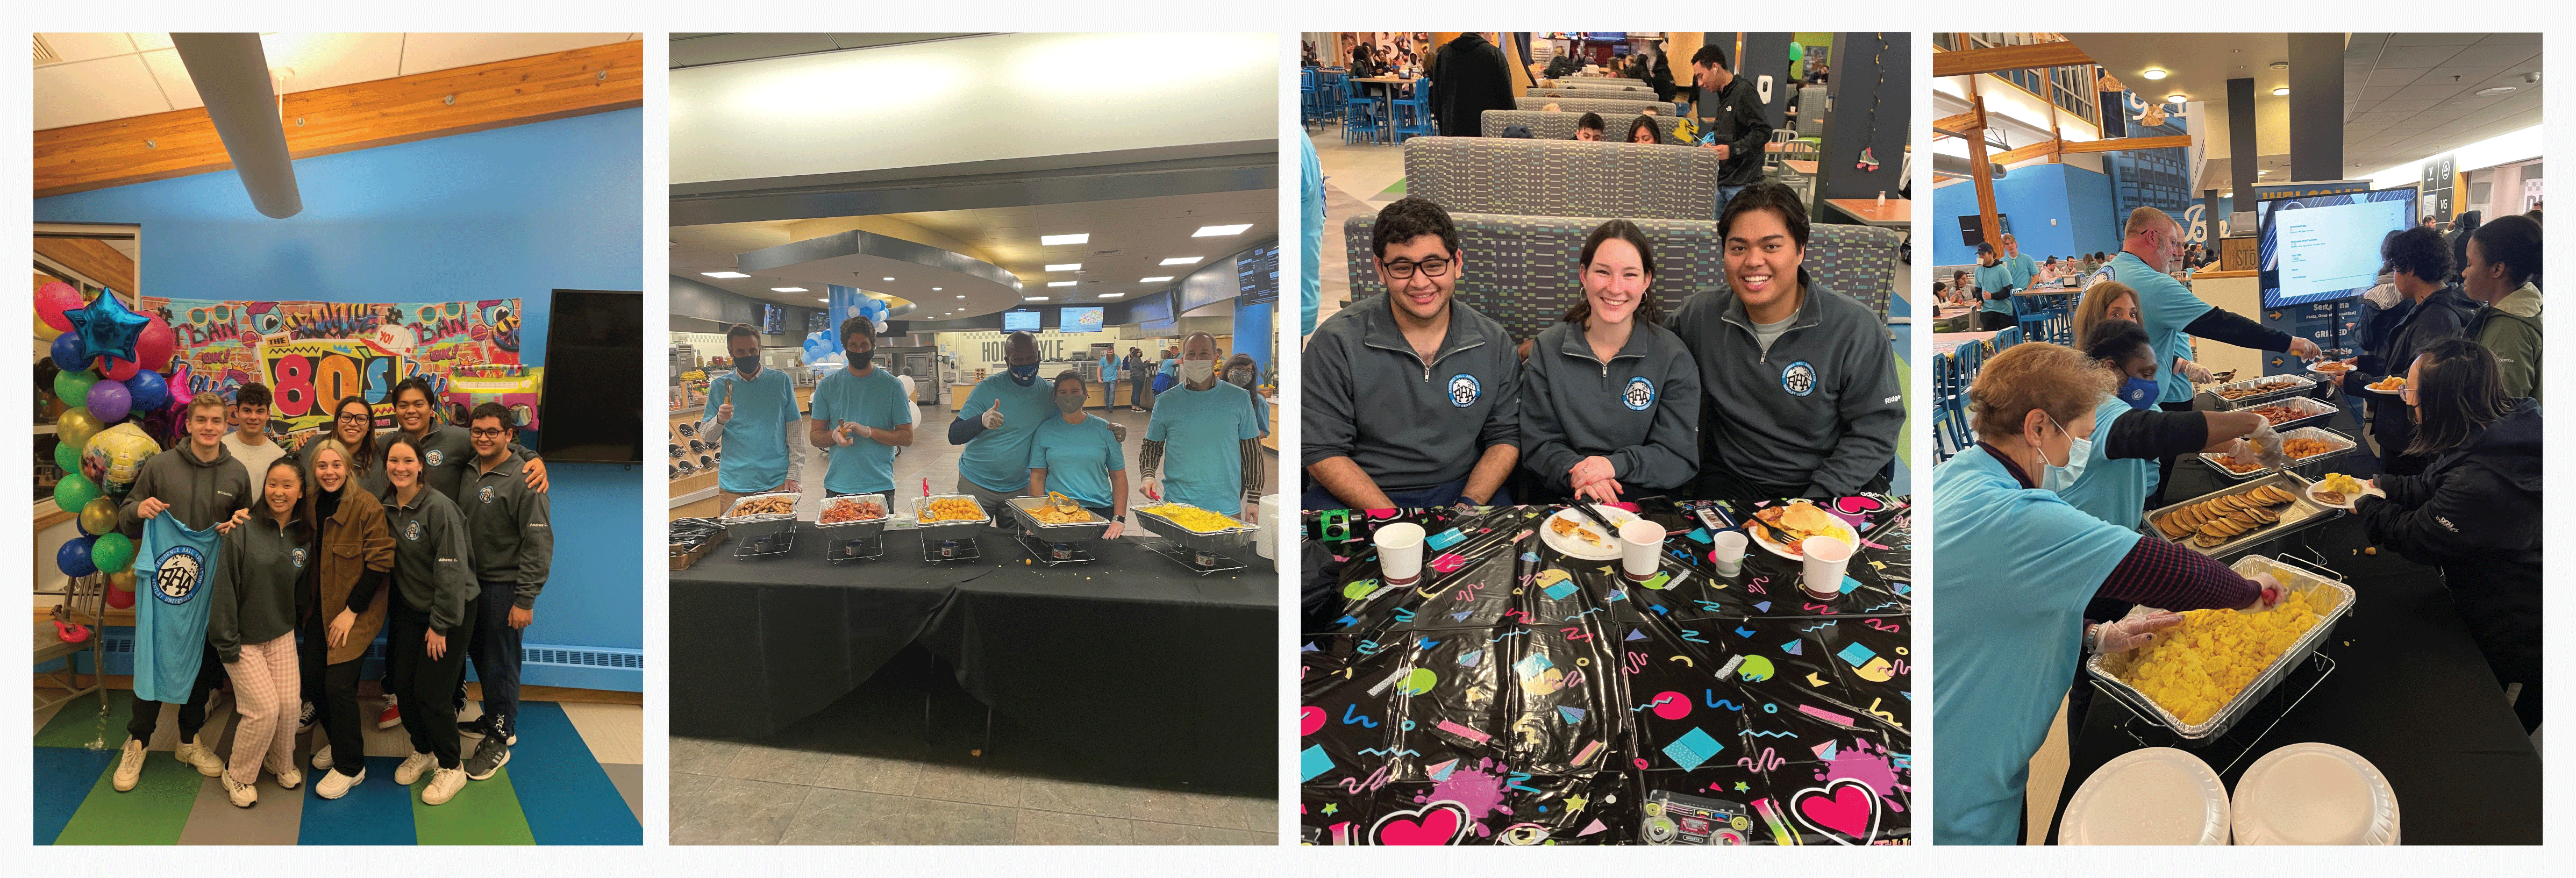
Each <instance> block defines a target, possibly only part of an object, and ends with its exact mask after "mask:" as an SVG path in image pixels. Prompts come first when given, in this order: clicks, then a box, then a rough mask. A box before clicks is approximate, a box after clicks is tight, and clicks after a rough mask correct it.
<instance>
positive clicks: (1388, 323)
mask: <svg viewBox="0 0 2576 878" xmlns="http://www.w3.org/2000/svg"><path fill="white" fill-rule="evenodd" d="M1391 307H1393V303H1392V302H1391V301H1389V300H1388V298H1387V297H1386V296H1384V295H1377V296H1370V297H1368V298H1365V299H1361V300H1359V301H1357V302H1353V303H1351V306H1350V307H1348V308H1344V309H1342V310H1340V311H1338V312H1335V313H1334V314H1333V316H1332V317H1331V318H1329V319H1326V320H1325V321H1324V325H1322V326H1319V327H1316V329H1315V334H1314V336H1313V337H1312V338H1311V339H1310V340H1308V341H1307V343H1306V355H1305V358H1304V359H1302V360H1300V361H1299V363H1300V365H1301V366H1302V367H1303V369H1304V371H1305V376H1304V378H1303V379H1302V380H1303V381H1304V382H1305V414H1304V415H1303V416H1302V419H1303V420H1302V421H1301V423H1302V425H1303V429H1304V433H1305V438H1304V439H1303V440H1301V441H1302V443H1303V446H1304V447H1303V448H1302V449H1300V454H1299V457H1300V460H1301V461H1302V463H1301V465H1304V466H1313V465H1314V464H1315V463H1317V462H1318V461H1323V460H1327V459H1330V458H1335V457H1347V458H1350V459H1351V460H1352V462H1354V463H1357V464H1359V465H1360V470H1361V471H1362V472H1366V473H1368V476H1369V478H1370V479H1372V480H1374V481H1376V482H1377V486H1378V488H1379V489H1380V490H1383V491H1386V492H1389V493H1398V492H1403V491H1417V490H1421V489H1423V488H1430V487H1435V486H1438V485H1442V484H1446V483H1449V482H1454V481H1457V480H1459V479H1463V478H1466V477H1467V473H1468V472H1470V471H1472V470H1474V469H1475V468H1476V461H1477V459H1478V458H1480V457H1482V456H1483V454H1484V450H1485V449H1487V448H1491V447H1493V446H1496V445H1517V444H1518V443H1519V441H1520V426H1521V416H1520V372H1521V368H1520V362H1519V355H1518V353H1517V352H1515V351H1514V350H1513V347H1514V345H1513V344H1512V338H1511V336H1510V335H1509V334H1508V333H1505V332H1504V331H1503V325H1502V324H1500V323H1497V322H1494V320H1493V319H1492V318H1489V317H1486V316H1485V315H1483V314H1479V313H1476V309H1474V308H1470V307H1467V305H1466V304H1464V303H1461V302H1458V301H1455V300H1452V301H1451V302H1450V303H1449V334H1448V336H1447V337H1445V338H1443V339H1441V342H1440V349H1439V353H1438V354H1437V355H1435V356H1433V357H1432V358H1431V361H1430V362H1427V363H1426V362H1423V360H1422V357H1421V356H1420V355H1418V354H1415V353H1414V351H1413V345H1411V344H1409V343H1407V342H1406V341H1405V340H1404V332H1403V331H1402V330H1401V329H1398V328H1397V327H1396V324H1395V315H1394V313H1393V312H1391V311H1389V310H1388V309H1389V308H1391Z"/></svg>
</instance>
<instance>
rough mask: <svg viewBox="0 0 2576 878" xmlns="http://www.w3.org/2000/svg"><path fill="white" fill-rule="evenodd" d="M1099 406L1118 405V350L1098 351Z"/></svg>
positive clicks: (1110, 406) (1107, 407) (1114, 406)
mask: <svg viewBox="0 0 2576 878" xmlns="http://www.w3.org/2000/svg"><path fill="white" fill-rule="evenodd" d="M1100 407H1101V408H1104V409H1114V408H1117V407H1118V350H1117V349H1116V348H1111V349H1109V350H1105V351H1101V352H1100Z"/></svg>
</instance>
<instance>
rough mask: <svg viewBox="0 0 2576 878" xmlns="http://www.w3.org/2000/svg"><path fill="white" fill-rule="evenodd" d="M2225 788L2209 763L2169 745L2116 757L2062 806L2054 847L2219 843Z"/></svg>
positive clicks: (2225, 826)
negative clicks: (2064, 807)
mask: <svg viewBox="0 0 2576 878" xmlns="http://www.w3.org/2000/svg"><path fill="white" fill-rule="evenodd" d="M2228 812H2229V806H2228V801H2227V785H2226V784H2225V783H2223V782H2221V781H2219V779H2218V772H2215V771H2211V770H2209V763H2206V762H2202V761H2200V757H2198V756H2193V755H2191V754H2190V753H2186V752H2184V751H2181V750H2177V749H2174V748H2172V747H2148V748H2145V749H2142V750H2131V751H2129V752H2127V753H2123V754H2120V756H2119V758H2116V759H2113V760H2111V761H2110V762H2108V763H2105V764H2104V765H2103V766H2102V767H2101V768H2100V769H2098V770H2096V771H2094V772H2093V775H2092V776H2091V777H2087V778H2085V779H2084V785H2083V786H2082V787H2078V788H2077V789H2076V790H2075V798H2073V799H2070V800H2068V801H2067V803H2066V817H2065V818H2064V819H2063V820H2062V821H2060V822H2059V824H2058V829H2057V839H2058V843H2059V844H2070V845H2073V844H2082V845H2103V844H2122V845H2127V844H2162V845H2223V844H2226V843H2227V836H2228V830H2229V816H2228Z"/></svg>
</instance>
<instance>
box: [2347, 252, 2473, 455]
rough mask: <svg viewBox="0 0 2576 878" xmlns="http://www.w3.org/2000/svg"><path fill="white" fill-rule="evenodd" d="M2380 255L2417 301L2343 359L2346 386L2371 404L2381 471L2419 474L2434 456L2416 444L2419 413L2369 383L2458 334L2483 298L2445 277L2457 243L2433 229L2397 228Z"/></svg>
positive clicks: (2399, 284)
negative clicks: (2476, 299) (2372, 339)
mask: <svg viewBox="0 0 2576 878" xmlns="http://www.w3.org/2000/svg"><path fill="white" fill-rule="evenodd" d="M2380 257H2381V258H2382V259H2384V260H2386V261H2387V263H2388V267H2389V269H2390V270H2391V271H2394V272H2396V279H2395V281H2394V283H2396V285H2397V291H2398V292H2399V293H2401V294H2404V295H2405V296H2406V301H2408V302H2410V303H2412V305H2413V307H2412V309H2411V310H2408V311H2407V312H2406V316H2405V317H2403V318H2401V319H2399V320H2398V321H2397V323H2396V325H2395V326H2392V327H2390V328H2389V330H2388V332H2387V334H2386V335H2383V336H2380V339H2379V344H2378V345H2376V346H2374V347H2372V348H2371V349H2370V350H2368V351H2365V352H2363V353H2362V354H2361V355H2360V356H2357V357H2353V358H2352V359H2349V360H2345V361H2343V362H2344V363H2345V364H2346V365H2349V366H2351V367H2352V368H2350V369H2347V370H2345V371H2344V373H2343V380H2342V386H2343V390H2344V392H2346V393H2352V394H2357V395H2359V396H2360V397H2361V398H2362V399H2363V400H2364V401H2365V403H2366V405H2367V408H2368V410H2369V413H2370V439H2371V443H2372V444H2373V445H2375V446H2377V449H2378V451H2379V470H2380V472H2384V473H2391V474H2396V475H2414V474H2417V473H2421V472H2423V471H2424V466H2425V464H2428V463H2431V462H2432V461H2431V460H2430V459H2429V458H2426V457H2423V456H2420V455H2417V454H2416V453H2414V452H2413V451H2411V450H2410V449H2411V448H2412V447H2413V446H2414V445H2415V418H2414V415H2413V414H2412V412H2411V411H2410V410H2409V408H2408V406H2407V405H2406V403H2405V402H2404V401H2403V400H2401V399H2400V398H2398V396H2397V395H2395V394H2390V393H2382V392H2378V391H2373V390H2368V389H2366V388H2367V387H2368V386H2369V385H2371V384H2373V383H2376V382H2379V381H2380V380H2382V379H2383V378H2385V377H2387V376H2389V375H2395V374H2400V373H2402V372H2404V371H2405V370H2406V369H2407V368H2408V367H2409V365H2410V364H2412V363H2414V362H2415V355H2416V354H2417V353H2418V352H2419V351H2420V350H2421V349H2423V348H2425V347H2427V346H2429V345H2431V344H2432V343H2433V342H2434V341H2435V340H2437V339H2444V338H2452V337H2455V336H2458V335H2459V334H2460V332H2461V330H2462V329H2463V328H2465V327H2467V326H2468V325H2469V321H2471V320H2472V319H2474V318H2475V317H2476V316H2477V310H2478V303H2476V302H2473V301H2470V300H2469V297H2468V295H2467V294H2465V293H2462V292H2461V291H2460V288H2459V286H2457V285H2454V284H2445V283H2443V281H2442V279H2443V278H2446V277H2449V276H2450V274H2451V268H2452V265H2451V248H2450V245H2448V244H2444V243H2443V242H2442V236H2440V235H2437V234H2434V233H2433V230H2431V229H2420V228H2419V229H2407V230H2405V231H2403V232H2399V233H2397V234H2396V235H2395V236H2392V237H2390V238H2389V239H2388V241H2387V243H2385V244H2383V245H2381V247H2380Z"/></svg>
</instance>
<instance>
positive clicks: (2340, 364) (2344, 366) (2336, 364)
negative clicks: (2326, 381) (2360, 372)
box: [2308, 360, 2352, 381]
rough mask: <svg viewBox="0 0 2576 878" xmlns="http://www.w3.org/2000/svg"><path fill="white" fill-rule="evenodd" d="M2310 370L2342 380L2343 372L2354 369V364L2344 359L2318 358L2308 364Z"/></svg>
mask: <svg viewBox="0 0 2576 878" xmlns="http://www.w3.org/2000/svg"><path fill="white" fill-rule="evenodd" d="M2308 371H2310V372H2315V373H2317V374H2319V375H2324V376H2326V377H2328V378H2332V379H2335V380H2337V381H2341V380H2343V373H2345V372H2350V371H2352V364H2351V363H2346V362H2344V361H2342V360H2318V361H2316V362H2314V363H2309V364H2308Z"/></svg>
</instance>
